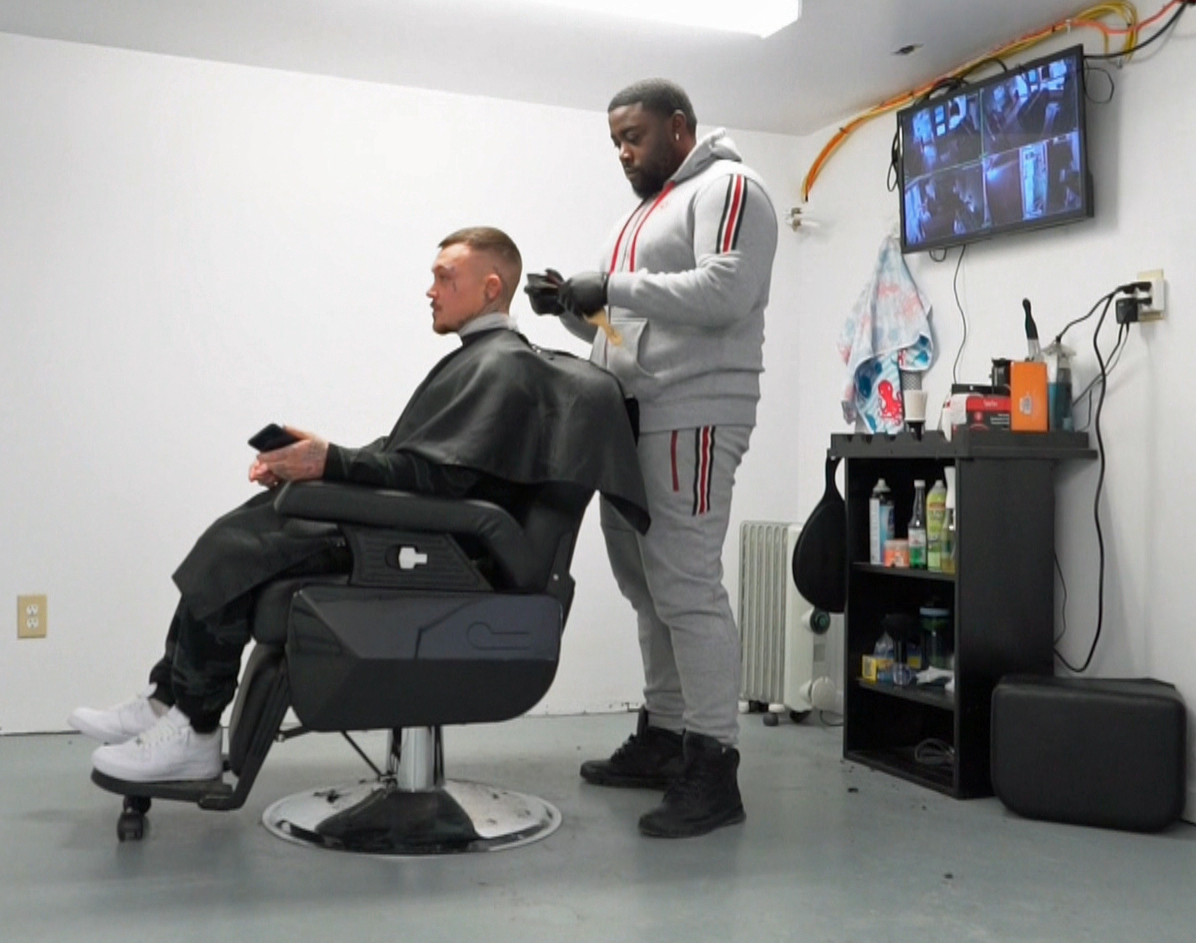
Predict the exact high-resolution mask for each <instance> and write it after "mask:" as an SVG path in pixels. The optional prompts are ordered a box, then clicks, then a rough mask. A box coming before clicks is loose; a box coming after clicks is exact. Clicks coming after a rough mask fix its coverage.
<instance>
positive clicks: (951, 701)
mask: <svg viewBox="0 0 1196 943" xmlns="http://www.w3.org/2000/svg"><path fill="white" fill-rule="evenodd" d="M855 683H856V684H857V685H859V686H860V687H861V688H862V689H863V690H865V691H874V692H875V693H877V694H883V695H885V696H886V697H896V698H900V699H901V700H903V701H913V702H915V703H917V704H928V705H929V706H931V707H938V708H941V709H942V710H945V711H953V710H955V695H954V694H948V693H947V692H946V691H944V690H943V689H942V688H939V687H918V686H916V685H909V686H908V687H900V686H899V685H896V684H878V683H877V682H875V681H866V680H865V679H863V678H856V679H855Z"/></svg>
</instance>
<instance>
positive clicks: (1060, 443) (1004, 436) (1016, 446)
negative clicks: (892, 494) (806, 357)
mask: <svg viewBox="0 0 1196 943" xmlns="http://www.w3.org/2000/svg"><path fill="white" fill-rule="evenodd" d="M827 452H828V454H829V455H830V456H832V457H840V458H912V459H919V458H924V459H969V458H992V459H1025V458H1040V459H1051V460H1057V461H1061V460H1064V459H1075V458H1083V459H1092V458H1096V450H1095V449H1093V448H1092V447H1091V446H1089V444H1088V433H1087V432H1005V431H1002V430H998V429H993V430H989V431H984V432H981V431H973V430H971V429H957V430H956V431H955V434H954V435H953V436H952V437H951V441H950V442H948V441H947V437H946V436H945V435H943V433H941V432H935V431H929V432H926V433H924V434H923V435H922V438H920V439H919V438H916V437H915V436H914V435H913V434H912V433H909V432H899V433H897V434H896V435H885V434H881V435H870V434H867V433H862V432H855V433H842V434H841V433H836V434H834V435H832V436H831V444H830V448H829V449H828V450H827Z"/></svg>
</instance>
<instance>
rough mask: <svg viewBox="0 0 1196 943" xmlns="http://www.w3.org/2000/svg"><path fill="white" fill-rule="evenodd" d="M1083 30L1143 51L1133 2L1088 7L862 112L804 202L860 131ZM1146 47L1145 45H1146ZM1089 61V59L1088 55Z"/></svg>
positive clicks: (1127, 51)
mask: <svg viewBox="0 0 1196 943" xmlns="http://www.w3.org/2000/svg"><path fill="white" fill-rule="evenodd" d="M1191 2H1193V0H1171V3H1170V4H1168V7H1169V6H1170V5H1171V4H1174V3H1183V4H1185V5H1186V4H1187V3H1191ZM1168 7H1164V10H1166V9H1167V8H1168ZM1161 12H1163V11H1160V13H1161ZM1159 15H1160V14H1159V13H1156V14H1155V15H1154V17H1152V18H1151V20H1148V22H1151V21H1153V20H1154V19H1157V18H1158V16H1159ZM1108 17H1115V18H1118V19H1120V20H1121V21H1122V22H1124V23H1125V24H1126V28H1125V29H1124V30H1122V29H1117V28H1115V27H1110V26H1108V25H1106V24H1105V23H1103V22H1101V21H1102V20H1103V19H1105V18H1108ZM1171 25H1173V24H1172V23H1170V22H1169V23H1168V24H1167V25H1166V26H1164V27H1163V30H1164V31H1165V30H1166V29H1167V28H1168V27H1170V26H1171ZM1079 28H1085V29H1095V30H1097V31H1099V32H1100V33H1101V35H1102V37H1103V40H1104V48H1105V51H1106V53H1107V52H1108V51H1109V41H1110V39H1111V38H1112V37H1114V36H1116V37H1124V40H1125V45H1124V47H1123V48H1122V50H1121V52H1120V53H1118V54H1117V55H1116V56H1114V58H1121V59H1124V58H1127V57H1129V56H1130V55H1131V54H1132V53H1133V52H1134V50H1135V48H1141V46H1139V45H1138V42H1137V40H1138V30H1139V29H1140V28H1141V27H1140V24H1139V22H1138V10H1137V8H1136V7H1135V6H1134V4H1133V3H1129V2H1124V0H1113V2H1108V3H1098V4H1096V5H1094V6H1090V7H1086V8H1085V9H1083V10H1080V11H1078V12H1077V13H1076V14H1075V16H1073V17H1069V18H1067V19H1064V20H1059V21H1058V22H1055V23H1052V24H1051V25H1050V26H1046V27H1043V28H1042V29H1039V30H1034V31H1032V32H1030V33H1027V34H1025V35H1023V36H1021V37H1020V38H1018V39H1015V40H1014V41H1013V42H1010V43H1006V44H1005V45H1004V46H1001V47H999V48H997V49H993V50H991V51H989V52H987V53H986V54H984V55H982V56H978V57H977V58H975V59H972V60H970V61H969V62H967V63H965V64H964V65H962V66H960V67H959V68H958V69H955V70H954V71H952V72H950V73H947V74H946V75H943V76H940V77H939V78H937V79H934V80H933V81H930V82H926V83H924V84H923V85H920V86H918V87H917V88H915V89H913V90H911V91H908V92H903V93H902V94H900V95H896V96H894V97H892V98H889V99H886V100H885V101H882V102H881V103H880V104H878V105H874V106H873V107H871V108H869V109H867V110H866V111H863V112H861V113H860V114H858V115H856V116H855V117H854V118H852V119H851V120H850V121H848V122H847V123H845V124H844V125H842V126H841V127H840V128H839V130H838V131H837V132H835V134H834V135H832V137H831V139H830V140H829V141H828V142H827V143H826V144H825V145H824V146H823V148H822V150H821V151H819V153H818V155H817V156H816V157H815V158H814V162H813V163H812V164H811V165H810V168H809V170H807V171H806V176H805V178H804V179H803V180H802V188H801V192H802V200H803V201H804V202H808V201H809V199H810V191H811V190H812V189H813V188H814V183H815V181H816V180H817V179H818V177H819V175H820V174H821V173H822V170H823V168H824V167H825V166H826V164H827V162H828V161H829V160H830V158H831V157H832V156H833V155H834V154H835V152H836V151H838V149H839V148H840V147H842V146H843V143H844V142H845V141H846V140H847V139H848V138H849V137H851V135H853V134H854V133H855V132H856V131H857V130H858V129H859V128H861V127H862V126H863V125H865V124H867V123H868V122H869V121H872V120H873V119H875V118H879V117H881V116H882V115H886V114H889V113H891V112H894V111H897V110H898V109H900V108H903V107H905V106H906V105H909V104H912V103H914V102H915V101H917V100H918V98H919V97H920V96H923V95H925V96H927V97H929V95H930V94H932V92H933V91H934V90H935V89H936V88H940V87H942V86H941V84H940V83H943V82H949V81H950V80H952V79H954V78H962V77H964V76H966V75H969V74H971V73H972V72H973V71H976V70H978V69H980V68H982V67H983V66H985V65H987V64H989V63H993V62H1001V64H1002V65H1003V61H1002V60H1004V59H1006V58H1011V57H1013V56H1016V55H1020V54H1021V53H1023V52H1025V51H1026V50H1028V49H1031V48H1033V47H1034V46H1037V45H1039V44H1040V43H1042V42H1045V41H1046V40H1048V39H1050V38H1051V37H1052V36H1055V35H1057V34H1059V33H1063V32H1067V33H1070V32H1071V31H1072V30H1073V29H1079ZM1142 45H1145V43H1144V44H1142ZM1085 58H1087V56H1086V57H1085Z"/></svg>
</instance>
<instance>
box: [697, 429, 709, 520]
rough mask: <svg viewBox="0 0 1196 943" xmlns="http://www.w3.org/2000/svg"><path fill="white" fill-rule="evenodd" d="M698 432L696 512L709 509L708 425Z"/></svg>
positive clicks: (701, 512) (700, 512) (702, 512)
mask: <svg viewBox="0 0 1196 943" xmlns="http://www.w3.org/2000/svg"><path fill="white" fill-rule="evenodd" d="M698 434H699V435H700V436H701V437H702V448H701V450H700V454H701V457H702V458H701V468H700V470H699V474H698V513H699V514H705V513H706V512H707V511H709V510H710V501H709V500H708V499H709V496H710V427H709V426H703V427H702V428H701V429H700V430H699V432H698Z"/></svg>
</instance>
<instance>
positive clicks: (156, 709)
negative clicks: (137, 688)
mask: <svg viewBox="0 0 1196 943" xmlns="http://www.w3.org/2000/svg"><path fill="white" fill-rule="evenodd" d="M157 689H158V686H157V685H156V684H151V685H150V686H149V687H148V688H146V689H145V690H144V691H142V692H141V693H140V694H137V695H135V696H134V697H131V698H129V700H127V701H125V702H124V703H123V704H117V705H116V706H115V707H110V708H108V710H106V711H102V710H96V709H95V708H94V707H77V708H75V709H74V710H73V711H71V716H70V717H68V718H67V720H66V722H67V723H68V724H70V725H71V726H72V727H73V728H74V729H75V730H78V731H79V733H81V734H85V735H87V736H89V737H91V738H92V739H94V740H100V741H102V742H104V743H124V742H125V741H126V740H132V739H133V738H134V737H135V736H137V735H138V734H140V733H145V731H147V730H149V729H150V727H152V726H153V725H154V724H156V723H157V722H158V718H159V717H161V716H162V715H163V714H165V713H166V711H167V710H168V708H167V707H166V705H165V704H163V703H162V702H161V701H158V700H155V699H154V692H155V691H156V690H157Z"/></svg>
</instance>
